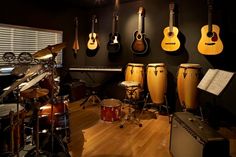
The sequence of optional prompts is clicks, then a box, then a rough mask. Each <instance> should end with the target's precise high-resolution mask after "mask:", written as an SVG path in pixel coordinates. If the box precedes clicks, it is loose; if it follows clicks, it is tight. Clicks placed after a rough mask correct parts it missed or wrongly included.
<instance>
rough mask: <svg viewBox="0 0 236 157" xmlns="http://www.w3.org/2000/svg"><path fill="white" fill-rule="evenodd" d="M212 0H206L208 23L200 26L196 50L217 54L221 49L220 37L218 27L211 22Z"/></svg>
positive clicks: (204, 53)
mask: <svg viewBox="0 0 236 157" xmlns="http://www.w3.org/2000/svg"><path fill="white" fill-rule="evenodd" d="M212 9H213V7H212V2H211V1H210V0H208V25H204V26H203V27H202V28H201V38H200V40H199V42H198V46H197V48H198V51H199V52H200V53H201V54H203V55H218V54H220V53H221V52H222V51H223V47H224V46H223V43H222V41H221V39H220V36H219V34H220V27H219V26H218V25H216V24H212Z"/></svg>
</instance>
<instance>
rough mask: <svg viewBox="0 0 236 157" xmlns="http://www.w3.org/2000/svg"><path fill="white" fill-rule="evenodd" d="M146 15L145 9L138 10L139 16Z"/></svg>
mask: <svg viewBox="0 0 236 157" xmlns="http://www.w3.org/2000/svg"><path fill="white" fill-rule="evenodd" d="M144 13H145V10H144V7H139V9H138V14H140V15H142V16H143V15H144Z"/></svg>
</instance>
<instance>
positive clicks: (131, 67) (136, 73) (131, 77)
mask: <svg viewBox="0 0 236 157" xmlns="http://www.w3.org/2000/svg"><path fill="white" fill-rule="evenodd" d="M144 70H145V69H144V64H140V63H128V64H127V66H126V69H125V81H134V82H138V83H139V84H140V89H138V90H136V91H135V94H134V96H132V98H133V99H139V98H140V92H141V90H142V89H143V87H144V79H145V75H144V74H145V71H144ZM126 95H127V97H128V98H130V97H131V95H130V94H129V92H126Z"/></svg>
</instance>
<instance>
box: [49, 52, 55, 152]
mask: <svg viewBox="0 0 236 157" xmlns="http://www.w3.org/2000/svg"><path fill="white" fill-rule="evenodd" d="M50 52H51V54H52V58H51V59H49V62H48V66H49V70H50V71H51V74H52V77H51V80H49V81H50V83H51V84H52V85H53V84H54V67H55V58H56V54H55V53H53V52H52V48H50ZM53 96H54V89H53V88H52V91H51V97H50V100H51V101H50V102H51V136H52V137H51V138H52V143H51V144H52V146H51V153H52V154H51V155H52V156H53V153H54V123H55V122H54V114H53V102H54V99H53Z"/></svg>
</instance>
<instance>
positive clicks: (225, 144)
mask: <svg viewBox="0 0 236 157" xmlns="http://www.w3.org/2000/svg"><path fill="white" fill-rule="evenodd" d="M169 149H170V152H171V154H172V156H173V157H229V140H228V139H226V138H224V137H223V136H222V135H221V134H219V133H218V132H217V131H216V130H214V129H213V128H211V127H210V126H208V125H207V124H206V123H205V122H203V121H201V120H200V119H199V118H198V117H196V116H195V115H193V114H192V113H190V112H176V113H174V114H173V116H172V121H171V131H170V145H169Z"/></svg>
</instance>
